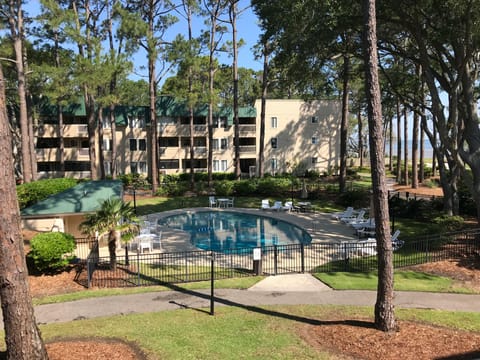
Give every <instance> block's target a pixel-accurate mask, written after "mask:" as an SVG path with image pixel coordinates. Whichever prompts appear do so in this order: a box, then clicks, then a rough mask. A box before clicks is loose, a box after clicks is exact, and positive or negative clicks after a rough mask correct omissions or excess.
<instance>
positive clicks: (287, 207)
mask: <svg viewBox="0 0 480 360" xmlns="http://www.w3.org/2000/svg"><path fill="white" fill-rule="evenodd" d="M282 210H285V211H292V210H293V202H292V201H286V202H285V205H284V206H282Z"/></svg>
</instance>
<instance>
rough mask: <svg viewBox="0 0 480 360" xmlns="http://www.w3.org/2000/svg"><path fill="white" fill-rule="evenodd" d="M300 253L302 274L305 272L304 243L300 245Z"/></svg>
mask: <svg viewBox="0 0 480 360" xmlns="http://www.w3.org/2000/svg"><path fill="white" fill-rule="evenodd" d="M300 252H301V254H302V256H301V258H302V273H304V272H305V245H304V244H303V243H302V244H300Z"/></svg>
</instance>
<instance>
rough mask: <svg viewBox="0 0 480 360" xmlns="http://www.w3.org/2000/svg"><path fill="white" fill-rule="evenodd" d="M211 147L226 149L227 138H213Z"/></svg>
mask: <svg viewBox="0 0 480 360" xmlns="http://www.w3.org/2000/svg"><path fill="white" fill-rule="evenodd" d="M212 144H213V149H214V150H220V149H221V150H225V149H228V139H227V138H221V139H213V143H212Z"/></svg>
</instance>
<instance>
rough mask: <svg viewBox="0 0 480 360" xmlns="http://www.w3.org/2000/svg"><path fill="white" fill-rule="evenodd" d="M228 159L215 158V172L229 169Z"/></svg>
mask: <svg viewBox="0 0 480 360" xmlns="http://www.w3.org/2000/svg"><path fill="white" fill-rule="evenodd" d="M227 164H228V162H227V160H213V171H214V172H219V171H221V172H225V171H227Z"/></svg>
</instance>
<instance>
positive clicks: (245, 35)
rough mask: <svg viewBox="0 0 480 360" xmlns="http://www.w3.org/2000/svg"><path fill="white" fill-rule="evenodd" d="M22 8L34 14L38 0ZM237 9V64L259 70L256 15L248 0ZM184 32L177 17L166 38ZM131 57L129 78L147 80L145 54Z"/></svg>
mask: <svg viewBox="0 0 480 360" xmlns="http://www.w3.org/2000/svg"><path fill="white" fill-rule="evenodd" d="M24 9H25V11H26V12H27V13H28V14H29V15H30V16H35V15H37V14H39V12H40V1H39V0H33V1H32V0H31V1H27V2H26V5H25V7H24ZM238 9H239V11H241V14H240V15H239V17H238V19H237V38H238V39H243V41H244V42H245V44H244V45H243V46H242V47H240V48H239V50H238V66H239V67H245V68H250V69H253V70H261V69H262V66H263V63H262V60H255V57H254V54H253V50H252V48H253V47H254V45H255V44H256V43H257V41H258V39H259V36H260V28H259V26H258V20H257V16H256V15H255V13H254V12H253V10H252V8H251V6H250V0H240V1H239V5H238ZM203 21H204V19H195V20H194V21H193V31H194V36H196V35H199V34H200V30H201V29H205V28H206V25H204V24H203ZM230 29H231V27H229V30H230ZM186 32H187V23H186V20H185V19H183V18H180V17H179V22H178V23H176V24H174V25H173V26H172V27H171V28H169V29H168V30H167V40H169V39H174V38H175V37H176V36H177V35H178V34H183V35H184V36H186ZM231 37H232V35H231V33H228V34H226V35H224V39H226V40H231ZM217 58H218V60H219V62H220V63H221V64H229V65H230V64H231V63H232V58H231V57H229V56H227V55H226V54H218V55H217ZM133 59H134V64H135V74H132V76H131V78H132V79H139V78H144V79H145V80H148V73H147V70H146V69H144V70H141V68H142V67H144V68H146V64H147V63H146V56H145V54H142V53H141V52H140V53H139V54H138V55H137V56H134V57H133ZM172 75H174V74H170V75H169V76H172ZM167 77H168V76H167ZM161 82H163V81H161Z"/></svg>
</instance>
